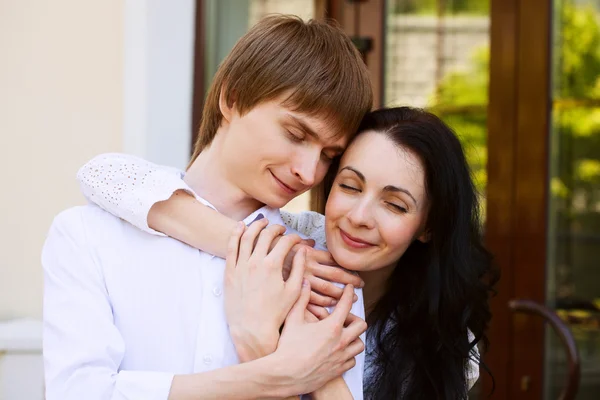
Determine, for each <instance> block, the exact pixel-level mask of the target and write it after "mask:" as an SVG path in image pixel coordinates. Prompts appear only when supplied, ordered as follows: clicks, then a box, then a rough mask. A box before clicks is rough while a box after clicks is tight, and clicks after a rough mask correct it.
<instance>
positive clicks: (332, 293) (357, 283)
mask: <svg viewBox="0 0 600 400" xmlns="http://www.w3.org/2000/svg"><path fill="white" fill-rule="evenodd" d="M302 248H305V249H306V267H305V270H304V277H305V278H306V279H308V281H309V282H310V287H311V288H312V292H311V294H310V304H312V305H315V306H321V307H329V306H334V305H335V304H336V303H337V302H338V300H339V299H340V297H341V296H342V291H343V286H342V287H340V286H338V285H336V283H338V284H340V285H353V286H354V287H363V286H364V283H363V280H362V279H361V278H360V276H358V275H356V274H353V273H352V272H350V271H348V270H345V269H344V268H342V267H340V266H339V265H338V264H337V263H336V262H335V260H334V259H333V257H332V256H331V253H330V252H328V251H325V250H316V249H313V248H312V247H310V246H307V245H305V243H304V242H301V243H299V244H297V245H295V246H294V247H292V250H291V251H290V253H289V254H288V256H287V257H286V259H285V261H284V265H283V277H284V279H287V276H288V275H289V272H290V271H291V268H292V260H293V258H294V255H295V254H296V252H297V251H298V250H300V249H302ZM356 300H358V297H356V295H355V296H354V301H356Z"/></svg>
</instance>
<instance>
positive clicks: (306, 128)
mask: <svg viewBox="0 0 600 400" xmlns="http://www.w3.org/2000/svg"><path fill="white" fill-rule="evenodd" d="M287 117H288V118H289V119H290V120H292V122H294V123H295V124H296V125H298V126H299V127H300V129H302V131H303V132H304V133H306V134H307V135H308V136H310V137H312V138H313V139H315V140H316V141H319V142H321V141H322V139H321V137H320V136H319V134H318V133H317V132H315V131H314V130H313V129H312V128H311V127H310V126H308V124H306V123H305V122H304V121H302V120H301V119H300V118H298V117H295V116H293V115H291V114H287ZM327 148H329V149H331V150H334V151H336V152H339V153H343V152H344V150H345V148H344V147H342V146H338V145H334V146H327Z"/></svg>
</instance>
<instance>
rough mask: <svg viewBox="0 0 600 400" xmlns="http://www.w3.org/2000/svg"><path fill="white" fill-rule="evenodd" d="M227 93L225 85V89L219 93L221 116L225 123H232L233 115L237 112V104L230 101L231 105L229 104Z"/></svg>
mask: <svg viewBox="0 0 600 400" xmlns="http://www.w3.org/2000/svg"><path fill="white" fill-rule="evenodd" d="M226 91H227V88H226V87H225V85H223V87H222V88H221V93H219V111H221V115H223V120H224V122H229V121H231V118H232V117H233V113H234V112H235V102H234V101H230V103H231V104H229V103H228V102H227V99H226V96H225V92H226ZM230 97H232V96H230Z"/></svg>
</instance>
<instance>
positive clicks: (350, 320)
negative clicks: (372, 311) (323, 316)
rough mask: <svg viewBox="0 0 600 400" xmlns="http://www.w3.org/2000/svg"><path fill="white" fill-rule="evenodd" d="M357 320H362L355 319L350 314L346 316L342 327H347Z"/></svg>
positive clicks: (355, 317)
mask: <svg viewBox="0 0 600 400" xmlns="http://www.w3.org/2000/svg"><path fill="white" fill-rule="evenodd" d="M357 319H359V320H361V321H362V320H363V319H362V318H360V317H357V316H356V315H354V314H352V313H350V314H348V316H347V317H346V320H345V321H344V327H348V326H349V325H350V324H352V323H353V322H354V321H356V320H357Z"/></svg>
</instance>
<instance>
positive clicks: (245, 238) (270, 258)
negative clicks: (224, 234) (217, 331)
mask: <svg viewBox="0 0 600 400" xmlns="http://www.w3.org/2000/svg"><path fill="white" fill-rule="evenodd" d="M267 223H268V221H266V220H259V221H256V222H254V223H253V224H252V225H250V227H248V228H245V227H244V226H243V225H242V224H240V226H239V227H238V228H237V229H236V231H235V233H234V234H233V235H232V237H231V239H230V243H229V247H228V250H227V258H226V267H225V314H226V317H227V322H228V324H229V330H230V333H231V337H232V339H233V343H234V344H235V346H236V350H237V352H238V357H239V358H240V361H241V362H246V361H250V360H253V359H256V358H260V357H263V356H265V355H268V354H270V353H272V352H274V351H275V349H276V348H277V342H278V340H279V328H280V327H281V325H282V324H283V322H284V320H285V318H286V316H287V315H288V313H289V311H290V309H291V308H292V306H293V305H294V303H295V302H296V300H297V299H298V296H299V295H300V290H301V286H302V275H303V272H304V263H305V250H300V251H298V252H296V255H295V256H294V260H293V266H292V269H291V272H290V276H289V279H288V280H287V281H284V280H283V276H282V266H283V261H284V259H285V257H286V256H287V254H288V253H289V252H290V250H291V248H292V247H293V246H294V245H296V244H297V243H299V242H300V241H301V239H300V237H299V236H298V235H286V236H284V237H282V238H281V239H280V240H279V241H278V243H277V244H276V245H275V246H274V247H273V248H272V250H271V251H270V252H269V249H270V248H271V243H272V242H273V240H274V239H275V238H276V237H279V236H281V235H282V234H283V233H284V232H285V227H283V226H280V225H272V226H270V227H268V228H265V226H266V224H267Z"/></svg>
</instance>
